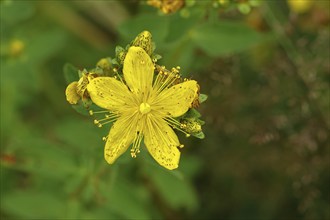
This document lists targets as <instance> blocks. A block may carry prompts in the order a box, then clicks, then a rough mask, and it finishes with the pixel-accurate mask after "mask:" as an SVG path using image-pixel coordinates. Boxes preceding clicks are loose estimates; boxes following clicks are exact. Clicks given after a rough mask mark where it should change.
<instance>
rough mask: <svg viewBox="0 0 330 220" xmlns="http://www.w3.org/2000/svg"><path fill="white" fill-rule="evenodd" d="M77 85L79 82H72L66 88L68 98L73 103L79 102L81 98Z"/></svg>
mask: <svg viewBox="0 0 330 220" xmlns="http://www.w3.org/2000/svg"><path fill="white" fill-rule="evenodd" d="M77 85H78V82H76V81H75V82H72V83H70V84H69V85H68V87H66V90H65V96H66V100H67V101H68V102H69V103H70V104H72V105H73V104H77V103H78V101H79V99H80V96H79V95H78V93H77Z"/></svg>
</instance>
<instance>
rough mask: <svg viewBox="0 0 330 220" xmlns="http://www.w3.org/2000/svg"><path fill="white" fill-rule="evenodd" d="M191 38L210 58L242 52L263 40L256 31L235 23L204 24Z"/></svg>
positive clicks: (193, 32)
mask: <svg viewBox="0 0 330 220" xmlns="http://www.w3.org/2000/svg"><path fill="white" fill-rule="evenodd" d="M243 33H244V34H243ZM191 37H192V40H193V42H194V43H195V44H196V45H197V46H198V47H200V48H201V49H203V50H204V51H205V52H206V53H208V54H209V55H210V56H221V55H227V54H231V53H236V52H240V51H243V50H245V49H248V48H250V47H252V46H254V45H257V44H258V43H260V40H262V39H263V38H262V36H261V34H259V33H258V32H256V31H255V30H253V29H251V28H249V27H248V26H246V25H244V24H242V23H239V22H233V21H231V22H229V21H221V22H218V23H205V24H202V25H200V26H199V27H196V29H194V30H193V31H192V33H191Z"/></svg>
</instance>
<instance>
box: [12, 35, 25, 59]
mask: <svg viewBox="0 0 330 220" xmlns="http://www.w3.org/2000/svg"><path fill="white" fill-rule="evenodd" d="M24 48H25V44H24V42H23V41H21V40H18V39H15V40H12V41H11V42H10V45H9V54H10V55H11V56H13V57H17V56H19V55H21V54H22V53H23V51H24Z"/></svg>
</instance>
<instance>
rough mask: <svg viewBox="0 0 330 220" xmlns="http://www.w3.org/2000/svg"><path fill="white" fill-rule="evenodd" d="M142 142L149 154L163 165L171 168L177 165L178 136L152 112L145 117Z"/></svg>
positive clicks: (178, 156) (178, 154)
mask: <svg viewBox="0 0 330 220" xmlns="http://www.w3.org/2000/svg"><path fill="white" fill-rule="evenodd" d="M146 122H147V127H146V129H145V130H144V143H145V145H146V147H147V149H148V151H149V153H150V154H151V156H152V157H153V158H154V159H155V160H156V161H157V162H158V163H159V164H160V165H162V166H163V167H165V168H167V169H169V170H173V169H175V168H177V167H178V166H179V160H180V151H179V150H178V148H177V147H178V146H179V145H180V143H179V140H178V137H177V136H176V134H175V133H174V131H173V130H172V128H170V126H168V125H167V123H166V122H165V121H164V120H163V119H161V118H159V117H156V116H153V115H152V114H148V116H147V118H146Z"/></svg>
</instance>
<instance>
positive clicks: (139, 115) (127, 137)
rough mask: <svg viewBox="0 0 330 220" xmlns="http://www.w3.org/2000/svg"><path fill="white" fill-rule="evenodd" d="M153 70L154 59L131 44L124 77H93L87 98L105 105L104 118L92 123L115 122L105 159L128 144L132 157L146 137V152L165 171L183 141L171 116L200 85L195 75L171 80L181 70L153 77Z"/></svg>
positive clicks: (174, 161) (111, 159)
mask: <svg viewBox="0 0 330 220" xmlns="http://www.w3.org/2000/svg"><path fill="white" fill-rule="evenodd" d="M154 70H155V67H154V63H153V62H152V60H151V58H150V56H149V55H148V54H147V53H146V51H145V50H144V49H142V48H141V47H135V46H132V47H130V48H129V50H128V52H127V55H126V57H125V60H124V64H123V79H122V78H120V79H119V80H118V79H117V78H114V77H97V78H95V79H92V80H91V81H90V82H89V83H88V85H87V91H88V94H89V95H90V98H91V100H92V101H93V102H94V103H95V104H96V105H98V106H99V107H101V108H104V109H106V110H107V111H106V112H107V114H106V117H105V118H104V119H101V120H95V123H96V124H98V125H99V126H102V125H103V124H106V123H109V122H113V121H115V123H114V124H113V126H112V127H111V129H110V132H109V135H108V136H107V138H106V144H105V150H104V157H105V159H106V161H107V162H108V163H109V164H113V163H114V162H115V161H116V159H117V158H118V157H119V156H120V155H122V154H123V153H124V152H125V151H126V150H127V148H128V147H129V146H130V145H131V144H132V143H133V145H132V148H131V156H132V157H136V155H137V153H139V152H140V144H141V142H142V140H144V143H145V146H146V147H147V149H148V151H149V153H150V154H151V156H152V157H153V158H154V159H155V160H156V161H157V162H158V163H159V164H160V165H162V166H163V167H165V168H167V169H169V170H172V169H175V168H177V167H178V164H179V159H180V151H179V150H178V147H183V145H181V144H180V142H179V140H178V137H177V135H176V134H175V132H174V131H173V129H172V127H174V128H176V129H178V130H180V131H182V132H185V131H184V130H182V129H181V128H180V127H181V126H182V124H181V123H180V122H179V121H177V120H176V119H175V118H177V117H179V116H182V115H183V114H185V113H186V112H187V111H188V110H189V108H191V107H192V102H193V101H194V100H195V99H196V98H197V97H198V90H199V86H198V84H197V82H196V81H194V80H185V81H184V82H181V83H178V84H175V82H177V79H178V78H180V77H179V75H178V74H175V73H168V72H166V71H164V72H161V73H159V74H158V75H157V76H156V77H155V80H154ZM124 82H126V83H124ZM91 113H93V112H91ZM194 129H195V130H196V129H197V130H200V127H198V125H195V127H194ZM185 133H186V132H185Z"/></svg>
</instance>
